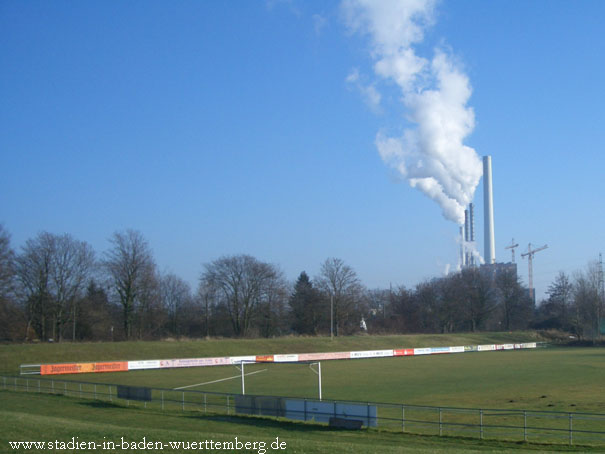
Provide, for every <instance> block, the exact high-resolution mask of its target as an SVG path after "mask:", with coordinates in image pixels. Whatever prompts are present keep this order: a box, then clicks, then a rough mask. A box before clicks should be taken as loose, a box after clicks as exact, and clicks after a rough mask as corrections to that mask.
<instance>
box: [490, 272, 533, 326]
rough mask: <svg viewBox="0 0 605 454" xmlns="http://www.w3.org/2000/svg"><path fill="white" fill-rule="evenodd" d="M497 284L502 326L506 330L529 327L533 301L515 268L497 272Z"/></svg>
mask: <svg viewBox="0 0 605 454" xmlns="http://www.w3.org/2000/svg"><path fill="white" fill-rule="evenodd" d="M495 285H496V289H497V291H498V300H499V303H500V304H499V306H500V312H501V316H502V319H501V321H502V325H503V326H502V328H504V329H505V330H506V331H509V330H511V329H524V328H527V325H528V323H529V322H530V321H531V319H532V313H533V302H532V300H531V298H529V296H528V295H527V294H526V292H525V289H524V288H523V287H522V286H521V283H520V282H519V278H518V276H517V273H516V272H515V271H513V270H504V271H502V272H500V273H497V274H496V277H495Z"/></svg>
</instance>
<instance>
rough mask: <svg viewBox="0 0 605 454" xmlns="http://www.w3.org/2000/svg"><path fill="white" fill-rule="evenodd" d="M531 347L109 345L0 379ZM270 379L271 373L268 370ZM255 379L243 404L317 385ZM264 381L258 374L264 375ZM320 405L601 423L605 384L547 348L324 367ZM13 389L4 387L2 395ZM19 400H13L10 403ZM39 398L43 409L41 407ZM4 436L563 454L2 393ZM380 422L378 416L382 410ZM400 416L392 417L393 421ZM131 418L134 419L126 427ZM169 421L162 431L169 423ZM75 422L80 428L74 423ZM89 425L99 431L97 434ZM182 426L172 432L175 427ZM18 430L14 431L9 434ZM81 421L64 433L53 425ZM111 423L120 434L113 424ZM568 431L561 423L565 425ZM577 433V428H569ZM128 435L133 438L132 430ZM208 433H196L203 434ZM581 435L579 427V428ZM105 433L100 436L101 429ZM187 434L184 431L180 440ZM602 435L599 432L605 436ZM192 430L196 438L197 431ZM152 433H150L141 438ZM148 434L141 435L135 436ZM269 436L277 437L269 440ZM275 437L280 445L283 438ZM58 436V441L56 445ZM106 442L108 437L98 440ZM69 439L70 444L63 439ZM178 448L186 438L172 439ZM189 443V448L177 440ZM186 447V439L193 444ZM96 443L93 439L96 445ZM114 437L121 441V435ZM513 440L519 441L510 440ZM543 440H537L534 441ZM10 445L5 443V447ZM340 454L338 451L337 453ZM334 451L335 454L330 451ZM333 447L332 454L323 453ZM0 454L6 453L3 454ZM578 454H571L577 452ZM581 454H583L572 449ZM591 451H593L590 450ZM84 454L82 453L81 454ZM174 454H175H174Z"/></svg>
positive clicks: (102, 379)
mask: <svg viewBox="0 0 605 454" xmlns="http://www.w3.org/2000/svg"><path fill="white" fill-rule="evenodd" d="M535 340H540V339H537V337H536V335H535V334H534V333H511V334H509V333H490V334H479V335H452V336H376V337H370V336H359V337H350V338H339V339H336V340H334V341H330V340H329V339H326V338H282V339H274V340H210V341H191V342H152V343H138V342H133V343H115V344H102V343H96V344H61V345H59V344H55V345H52V344H51V345H49V344H44V345H3V346H0V361H2V364H3V365H4V369H5V370H4V373H6V374H15V373H16V372H17V371H18V365H19V364H21V363H29V362H31V363H40V362H71V361H102V360H117V359H131V360H134V359H162V358H183V357H202V356H219V355H245V354H255V353H258V354H271V353H302V352H315V351H346V350H369V349H379V348H400V347H424V346H434V347H436V346H447V345H476V344H483V343H494V342H497V343H501V342H502V343H504V342H512V341H514V342H526V341H535ZM265 369H266V370H265ZM255 371H256V372H258V373H256V374H254V375H250V376H248V377H247V378H246V391H247V393H248V394H264V395H280V396H299V397H308V398H315V397H316V396H317V376H316V375H315V374H314V373H313V372H312V371H311V370H310V369H309V367H308V366H307V365H292V364H284V365H270V364H255V365H248V366H246V372H247V373H249V372H255ZM260 371H262V372H260ZM322 373H323V374H322V375H323V397H324V400H327V399H337V400H354V401H372V402H390V403H398V404H407V405H433V406H441V407H472V408H485V409H489V408H491V409H496V408H497V409H527V410H540V411H543V410H545V411H565V412H595V413H605V396H604V395H603V393H602V389H603V388H602V386H603V378H604V377H605V349H603V348H543V349H536V350H522V351H499V352H486V353H463V354H454V355H431V356H419V357H399V358H383V359H364V360H350V361H343V360H340V361H324V362H322ZM238 374H239V372H238V370H237V369H236V368H235V367H233V366H218V367H209V368H189V369H171V370H148V371H133V372H121V373H106V374H80V375H71V376H63V377H57V378H62V379H63V378H69V379H73V380H82V381H94V382H97V383H119V384H133V385H134V384H136V385H141V386H150V387H161V388H176V387H181V386H190V385H193V384H197V383H203V382H209V381H214V380H219V379H223V378H228V377H232V376H236V375H238ZM9 388H10V387H9ZM190 389H195V390H199V391H217V392H228V393H238V392H240V390H241V383H240V381H239V379H233V380H226V381H222V382H217V383H213V384H209V385H204V386H199V387H192V388H190ZM17 396H18V397H17ZM36 399H41V400H36ZM0 402H1V403H2V404H3V405H2V407H3V410H2V413H1V414H2V418H3V421H2V424H3V426H2V427H3V428H4V429H3V435H4V436H8V435H9V434H10V435H11V436H13V431H17V432H15V433H18V434H20V435H21V439H26V435H27V434H28V433H29V434H32V433H38V432H35V431H33V429H34V428H38V427H39V428H41V432H40V433H42V434H49V435H50V434H55V433H56V434H64V435H66V436H67V435H69V434H72V435H73V434H74V433H76V432H77V434H80V433H82V434H83V435H82V436H81V438H82V437H84V436H88V434H90V437H93V438H94V437H95V436H97V435H95V433H101V432H102V433H108V434H112V436H115V435H118V434H119V433H120V431H119V430H118V429H120V428H121V427H122V425H121V423H118V422H117V421H119V420H121V419H123V418H126V419H127V420H128V421H129V425H127V426H125V427H128V428H129V429H128V430H129V432H126V433H125V436H126V435H128V436H130V435H129V434H132V437H133V438H136V437H137V436H139V435H140V436H139V438H141V437H142V436H143V435H144V433H145V427H152V428H153V431H152V432H153V433H156V429H155V428H158V430H159V431H160V432H157V433H161V434H162V437H164V438H163V439H164V440H167V439H171V438H170V437H173V439H188V440H192V438H191V437H192V436H195V437H198V436H200V434H204V437H206V438H208V437H215V436H216V437H219V438H220V437H223V438H222V439H225V440H226V439H228V437H233V436H235V435H237V434H242V436H243V435H246V436H248V437H250V438H251V437H252V436H253V435H258V436H259V437H265V438H267V439H269V438H271V437H273V439H274V438H275V436H278V435H279V436H280V437H281V436H283V437H284V439H285V440H286V441H288V440H287V439H289V440H291V441H290V444H288V450H287V451H286V452H333V451H338V452H469V451H473V450H476V451H481V452H485V451H488V452H503V451H507V450H512V451H517V452H518V451H519V450H538V451H540V450H543V451H548V450H551V449H557V450H559V449H567V448H565V447H564V446H558V447H545V446H540V445H526V444H514V443H506V442H481V441H479V440H465V439H460V438H447V437H445V438H439V437H418V436H410V435H407V434H406V435H402V434H395V433H388V432H384V431H377V430H369V431H363V432H360V433H351V432H333V431H328V430H326V429H325V428H322V427H317V426H311V425H309V424H300V423H286V422H279V423H278V422H274V421H267V420H263V419H257V418H237V419H236V420H232V421H226V420H225V418H224V417H223V416H220V417H219V416H216V417H210V416H207V415H201V414H199V413H192V414H188V413H189V412H188V411H186V412H185V413H184V414H183V413H179V412H178V411H177V410H176V409H174V408H173V409H170V410H167V411H166V412H164V413H162V412H158V409H157V408H149V409H147V410H142V409H140V408H136V409H135V408H132V407H131V408H129V409H124V408H120V407H114V406H112V405H106V404H99V403H97V404H94V403H91V402H89V401H80V400H79V399H75V398H66V397H57V396H45V395H33V394H29V395H24V394H23V393H15V392H8V391H5V392H2V393H0ZM379 411H380V412H382V415H384V414H385V410H379ZM398 411H399V410H398ZM127 415H130V416H127ZM164 419H165V420H166V423H165V424H164V422H163V421H164ZM72 420H76V421H72ZM87 420H91V421H99V424H100V425H99V431H97V432H96V430H97V429H95V427H96V426H95V425H94V424H92V423H87V422H86V421H87ZM177 420H178V421H179V422H178V423H175V424H177V426H178V424H181V426H178V430H177V426H175V427H174V430H173V429H171V427H172V426H170V424H172V422H174V421H177ZM15 421H21V423H15ZM66 421H67V422H69V424H68V426H69V427H72V426H71V424H72V422H74V423H75V422H77V424H76V425H75V426H74V427H78V428H77V430H76V431H75V432H74V430H75V429H73V430H71V432H70V431H67V432H65V431H61V430H60V429H59V426H61V425H62V424H65V423H66ZM116 424H117V425H116ZM561 424H562V427H565V424H566V421H561ZM576 424H578V423H576ZM131 426H132V427H131ZM201 427H203V429H201ZM576 427H577V425H576ZM101 428H102V429H101ZM181 429H182V430H181ZM601 430H603V429H602V428H601ZM198 431H199V432H198ZM148 433H149V432H148ZM141 434H143V435H141ZM273 434H275V435H273ZM280 434H282V435H280ZM53 436H54V435H53ZM103 436H107V435H102V436H101V438H102V437H103ZM70 437H71V435H70V436H69V437H67V438H70ZM178 437H181V438H178ZM183 437H185V438H183ZM188 437H189V438H188ZM97 438H98V436H97ZM118 438H119V436H118ZM513 439H515V437H513ZM533 439H534V440H537V441H540V440H541V439H540V438H536V437H533ZM8 440H9V439H8V438H7V439H5V440H3V441H2V443H4V444H3V446H6V443H5V441H8ZM341 445H342V446H341ZM334 446H338V448H336V449H335V448H334ZM330 447H332V448H330ZM0 449H1V446H0ZM575 449H578V448H575ZM579 449H580V450H582V449H588V448H579ZM591 449H597V451H598V448H591ZM80 452H81V451H80ZM173 452H178V451H173Z"/></svg>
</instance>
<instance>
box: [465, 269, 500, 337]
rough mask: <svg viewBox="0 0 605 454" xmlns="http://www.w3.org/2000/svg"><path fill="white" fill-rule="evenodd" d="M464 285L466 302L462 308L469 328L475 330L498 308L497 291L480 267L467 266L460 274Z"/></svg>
mask: <svg viewBox="0 0 605 454" xmlns="http://www.w3.org/2000/svg"><path fill="white" fill-rule="evenodd" d="M460 277H461V280H462V285H463V286H464V287H463V288H464V292H465V293H464V294H465V296H464V300H465V304H464V306H463V307H462V308H461V309H462V310H463V312H464V318H465V320H466V322H467V323H468V328H470V330H471V331H473V332H475V331H477V330H478V329H480V328H481V327H482V325H483V323H484V322H485V321H486V320H487V318H488V316H489V315H490V314H491V312H492V311H493V310H494V309H495V308H496V303H495V292H494V289H493V286H492V283H491V279H490V278H489V277H488V276H486V275H485V274H483V273H481V271H480V270H479V269H476V268H467V269H464V270H462V272H461V274H460Z"/></svg>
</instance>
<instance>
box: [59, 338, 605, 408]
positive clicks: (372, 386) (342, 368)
mask: <svg viewBox="0 0 605 454" xmlns="http://www.w3.org/2000/svg"><path fill="white" fill-rule="evenodd" d="M321 367H322V394H323V399H324V400H327V399H333V400H350V401H363V402H367V401H369V402H388V403H398V404H415V405H433V406H450V407H472V408H479V407H482V408H511V409H527V410H552V411H577V412H600V413H603V412H605V396H603V394H602V378H603V377H604V376H605V349H603V348H542V349H536V350H514V351H496V352H474V353H464V354H457V355H430V356H415V357H397V358H373V359H356V360H334V361H322V366H321ZM316 368H317V367H316V366H314V369H316ZM245 373H246V377H245V389H246V394H254V395H273V396H290V397H306V398H311V399H316V398H317V397H318V376H317V374H316V373H315V372H314V371H313V370H311V368H310V365H309V364H277V363H256V364H246V366H245ZM57 378H60V379H71V380H76V381H88V382H98V383H112V384H127V385H137V386H149V387H155V388H168V389H176V388H179V389H188V390H196V391H212V392H225V393H234V394H236V393H240V392H241V373H240V370H239V369H238V368H236V367H235V366H214V367H192V368H181V369H167V370H166V369H164V370H142V371H130V372H118V373H103V374H78V375H68V376H60V377H57Z"/></svg>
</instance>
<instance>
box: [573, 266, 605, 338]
mask: <svg viewBox="0 0 605 454" xmlns="http://www.w3.org/2000/svg"><path fill="white" fill-rule="evenodd" d="M574 281H575V282H574V286H573V295H574V309H575V312H576V314H577V315H576V318H577V331H578V335H579V336H581V337H584V338H591V339H593V340H594V339H596V338H598V337H599V335H600V333H599V331H600V330H599V328H600V327H599V324H600V320H601V317H602V314H603V302H602V298H601V295H600V266H599V263H598V262H591V263H589V264H588V267H587V269H586V271H585V272H578V273H577V274H576V276H575V279H574Z"/></svg>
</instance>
